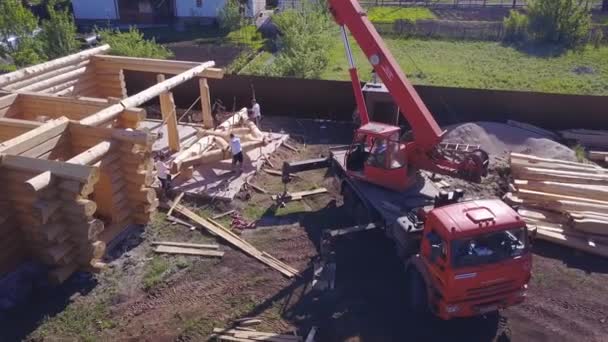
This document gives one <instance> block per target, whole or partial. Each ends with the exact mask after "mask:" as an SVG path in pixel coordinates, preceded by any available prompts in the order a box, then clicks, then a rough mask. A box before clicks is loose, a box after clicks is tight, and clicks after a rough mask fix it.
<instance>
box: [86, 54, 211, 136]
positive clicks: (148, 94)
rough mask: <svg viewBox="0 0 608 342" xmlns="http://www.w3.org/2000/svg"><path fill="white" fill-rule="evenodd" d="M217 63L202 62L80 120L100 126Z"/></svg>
mask: <svg viewBox="0 0 608 342" xmlns="http://www.w3.org/2000/svg"><path fill="white" fill-rule="evenodd" d="M213 65H215V62H206V63H202V64H200V65H198V66H196V67H194V68H192V69H189V70H187V71H185V72H183V73H181V74H178V75H176V76H173V77H171V78H170V79H168V80H166V81H164V82H161V83H158V84H156V85H154V86H152V87H150V88H148V89H146V90H144V91H142V92H139V93H137V94H135V95H133V96H131V97H128V98H126V99H124V100H122V101H121V102H120V104H115V105H113V106H110V107H108V108H106V109H104V110H102V111H99V112H97V113H95V114H93V115H91V116H89V117H87V118H84V119H82V120H80V123H81V124H83V125H91V126H99V125H101V124H104V123H106V122H108V121H112V120H114V119H115V118H116V117H117V116H118V115H119V114H120V113H121V112H122V111H123V110H124V109H125V108H131V107H138V106H140V105H142V104H144V103H146V102H148V101H150V100H151V99H153V98H155V97H157V96H159V95H160V94H162V93H164V92H167V91H169V90H171V89H173V88H175V87H176V86H178V85H180V84H182V83H184V82H186V81H188V80H190V79H192V78H194V77H196V76H197V75H198V74H199V73H201V72H203V71H204V70H205V69H207V68H210V67H212V66H213Z"/></svg>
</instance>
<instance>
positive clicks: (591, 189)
mask: <svg viewBox="0 0 608 342" xmlns="http://www.w3.org/2000/svg"><path fill="white" fill-rule="evenodd" d="M513 182H514V184H515V186H516V187H517V189H521V190H531V191H539V192H548V193H554V194H563V195H568V196H578V197H583V198H588V199H596V200H608V186H602V185H586V184H571V183H561V182H551V181H547V182H544V181H533V180H520V179H516V180H514V181H513Z"/></svg>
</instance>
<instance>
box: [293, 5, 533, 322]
mask: <svg viewBox="0 0 608 342" xmlns="http://www.w3.org/2000/svg"><path fill="white" fill-rule="evenodd" d="M328 4H329V7H330V12H331V13H332V15H333V17H334V19H335V20H336V22H337V23H338V24H339V25H340V29H341V34H342V38H343V41H344V46H345V49H346V55H347V59H348V62H349V73H350V77H351V81H352V85H353V90H354V93H355V100H356V105H357V110H358V113H359V116H360V122H361V126H360V127H359V128H358V129H357V130H356V131H355V132H354V140H353V142H352V143H351V144H350V145H348V146H344V147H339V148H334V149H331V150H330V156H329V157H328V158H321V159H315V160H307V161H299V162H286V163H285V164H284V165H283V182H284V183H285V193H286V192H287V183H288V182H289V180H290V174H291V173H294V172H299V171H304V170H310V169H316V168H320V167H331V168H332V169H333V170H334V174H335V175H336V177H337V178H338V179H339V181H340V182H341V188H342V196H343V197H344V205H345V206H346V207H347V208H348V209H349V211H350V212H352V213H353V216H354V217H355V218H356V219H357V221H358V222H359V223H371V224H370V225H360V226H358V228H357V229H354V230H349V232H350V231H357V230H366V229H368V228H370V226H371V227H374V226H377V227H381V228H383V229H384V231H385V233H386V235H387V236H388V237H389V238H390V239H392V240H393V241H394V243H395V245H396V248H397V254H398V255H399V256H400V257H401V258H402V259H403V261H404V265H405V272H406V275H407V277H408V296H407V297H408V303H407V304H408V306H409V309H410V310H412V311H415V312H420V313H423V312H431V313H433V314H435V315H436V316H438V317H440V318H443V319H451V318H455V317H471V316H476V315H481V314H485V313H488V312H493V311H496V310H498V309H500V308H505V307H508V306H511V305H514V304H517V303H520V302H522V301H523V300H524V297H525V295H526V289H527V284H528V282H529V280H530V277H531V274H530V270H531V262H532V257H531V252H530V243H529V239H528V232H527V228H526V224H525V222H524V221H523V220H522V219H521V218H520V217H519V216H518V214H517V213H516V212H515V211H514V210H513V209H512V208H510V207H509V206H508V205H506V204H505V203H504V202H502V201H501V200H499V199H483V200H469V201H463V197H464V193H463V191H460V190H458V191H455V192H452V193H445V192H439V191H438V190H437V189H436V188H435V187H434V185H433V183H432V182H430V181H429V180H428V179H425V178H424V177H421V175H420V173H419V172H418V171H419V170H428V171H430V172H432V173H439V174H446V175H450V176H455V177H460V178H464V179H467V180H470V181H479V180H480V179H481V178H482V177H484V176H485V175H487V168H488V162H489V156H488V154H487V153H486V152H484V151H483V150H481V149H479V148H473V149H465V150H464V151H461V150H460V149H459V150H454V149H452V148H450V146H455V145H452V144H448V143H444V142H442V134H443V132H442V131H441V129H440V128H439V125H438V124H437V122H436V121H435V119H434V117H433V116H432V114H431V113H430V112H429V110H428V108H427V107H426V105H425V104H424V103H423V101H422V100H421V99H420V97H419V95H418V93H417V92H416V90H415V89H414V87H413V86H412V85H411V83H410V82H409V81H408V80H407V78H406V77H405V74H404V73H403V71H402V70H401V69H400V68H399V66H398V64H397V63H396V61H395V59H394V58H393V56H392V55H391V53H390V51H389V50H388V49H387V48H386V46H385V45H384V43H383V41H382V38H381V37H380V35H379V34H378V32H377V31H376V30H375V28H374V26H373V25H372V23H371V22H370V21H369V20H368V18H367V16H366V14H365V11H364V10H363V9H362V8H361V6H360V5H359V3H358V2H357V1H356V0H328ZM347 29H348V30H349V31H350V34H351V35H352V36H353V37H354V38H355V40H356V41H357V43H358V44H359V46H360V47H361V50H362V51H363V53H364V54H365V55H366V57H367V59H368V60H369V62H370V63H371V65H372V66H373V68H374V71H375V73H376V74H377V76H378V77H379V78H380V79H381V80H382V82H383V83H384V85H385V86H386V88H387V89H388V92H389V94H390V95H391V97H392V98H393V101H394V102H395V104H396V105H397V107H398V108H399V111H400V113H401V114H402V115H403V117H404V118H405V120H407V122H408V123H409V125H410V128H411V134H402V132H401V129H400V128H399V127H397V126H392V125H389V124H385V123H380V122H374V121H370V118H369V115H368V112H367V108H366V105H365V100H364V97H363V93H362V90H361V83H360V81H359V77H358V75H357V69H356V68H355V65H354V59H353V56H352V53H351V49H350V45H349V42H348V34H347ZM405 136H407V137H409V139H404V137H405Z"/></svg>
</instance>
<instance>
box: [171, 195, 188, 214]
mask: <svg viewBox="0 0 608 342" xmlns="http://www.w3.org/2000/svg"><path fill="white" fill-rule="evenodd" d="M184 194H185V192H182V193H180V194H179V195H177V197H176V198H175V200H174V201H173V205H171V208H169V211H167V216H171V213H173V210H174V209H175V206H176V205H178V204H179V202H180V201H181V200H182V198H183V197H184Z"/></svg>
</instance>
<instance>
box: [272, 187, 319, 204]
mask: <svg viewBox="0 0 608 342" xmlns="http://www.w3.org/2000/svg"><path fill="white" fill-rule="evenodd" d="M326 192H327V189H326V188H318V189H314V190H308V191H300V192H293V193H287V194H285V195H284V196H283V195H273V196H272V199H273V200H275V201H276V200H277V199H279V198H281V199H287V200H291V201H297V200H301V199H302V198H303V197H305V196H312V195H318V194H323V193H326Z"/></svg>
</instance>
